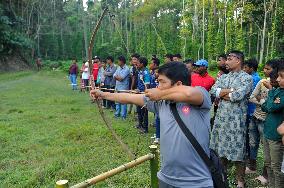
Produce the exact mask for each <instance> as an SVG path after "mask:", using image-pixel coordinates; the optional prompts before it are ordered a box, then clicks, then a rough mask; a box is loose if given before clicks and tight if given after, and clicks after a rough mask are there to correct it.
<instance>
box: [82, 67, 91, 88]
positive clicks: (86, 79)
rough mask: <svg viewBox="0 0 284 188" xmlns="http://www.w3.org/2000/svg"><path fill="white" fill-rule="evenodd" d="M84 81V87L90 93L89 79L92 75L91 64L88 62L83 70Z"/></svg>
mask: <svg viewBox="0 0 284 188" xmlns="http://www.w3.org/2000/svg"><path fill="white" fill-rule="evenodd" d="M82 72H83V73H82V79H83V81H84V86H85V89H86V90H87V91H89V77H90V73H89V62H86V63H85V64H84V67H83V70H82Z"/></svg>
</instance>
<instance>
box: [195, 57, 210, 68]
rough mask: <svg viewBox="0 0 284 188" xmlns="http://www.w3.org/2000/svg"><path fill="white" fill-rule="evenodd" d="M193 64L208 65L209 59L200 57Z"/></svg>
mask: <svg viewBox="0 0 284 188" xmlns="http://www.w3.org/2000/svg"><path fill="white" fill-rule="evenodd" d="M193 66H204V67H208V61H206V60H205V59H199V60H198V61H196V62H195V63H194V64H193Z"/></svg>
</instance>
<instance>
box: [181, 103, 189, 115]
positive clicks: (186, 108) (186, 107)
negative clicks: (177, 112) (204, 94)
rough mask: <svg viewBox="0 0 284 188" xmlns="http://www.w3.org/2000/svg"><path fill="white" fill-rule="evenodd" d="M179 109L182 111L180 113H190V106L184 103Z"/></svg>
mask: <svg viewBox="0 0 284 188" xmlns="http://www.w3.org/2000/svg"><path fill="white" fill-rule="evenodd" d="M181 111H182V113H183V114H184V115H188V114H189V113H190V107H189V106H186V105H184V106H183V107H182V109H181Z"/></svg>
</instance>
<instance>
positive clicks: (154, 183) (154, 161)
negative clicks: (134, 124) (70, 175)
mask: <svg viewBox="0 0 284 188" xmlns="http://www.w3.org/2000/svg"><path fill="white" fill-rule="evenodd" d="M157 148H158V147H157V146H156V145H151V146H149V149H150V152H151V153H149V154H147V155H144V156H142V157H139V158H137V159H135V160H133V161H130V162H128V163H126V164H123V165H121V166H119V167H117V168H114V169H112V170H109V171H107V172H104V173H102V174H99V175H98V176H96V177H93V178H90V179H87V180H85V181H83V182H81V183H78V184H76V185H73V186H71V187H70V188H85V187H89V186H91V185H95V184H96V183H99V182H101V181H103V180H105V179H107V178H109V177H112V176H114V175H116V174H119V173H121V172H123V171H126V170H128V169H131V168H133V167H135V166H138V165H140V164H142V163H144V162H146V161H149V160H150V171H151V187H152V188H158V178H157V172H158V168H159V156H158V151H157V150H158V149H157ZM56 188H69V182H68V180H59V181H57V182H56Z"/></svg>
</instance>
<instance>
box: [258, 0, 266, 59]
mask: <svg viewBox="0 0 284 188" xmlns="http://www.w3.org/2000/svg"><path fill="white" fill-rule="evenodd" d="M263 8H264V19H263V28H262V35H261V45H260V56H259V64H262V63H263V62H262V61H263V53H264V42H265V30H266V18H267V8H266V0H264V1H263Z"/></svg>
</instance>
